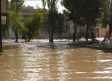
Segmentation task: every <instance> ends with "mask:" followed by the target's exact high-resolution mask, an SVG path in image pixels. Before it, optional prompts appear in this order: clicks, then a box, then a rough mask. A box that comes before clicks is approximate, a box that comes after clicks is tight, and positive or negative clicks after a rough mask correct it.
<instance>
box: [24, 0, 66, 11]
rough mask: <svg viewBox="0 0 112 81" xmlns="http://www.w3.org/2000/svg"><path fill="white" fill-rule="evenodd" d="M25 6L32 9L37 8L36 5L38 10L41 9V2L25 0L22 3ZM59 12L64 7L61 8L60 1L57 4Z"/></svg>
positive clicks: (38, 0) (39, 0)
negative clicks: (32, 7)
mask: <svg viewBox="0 0 112 81" xmlns="http://www.w3.org/2000/svg"><path fill="white" fill-rule="evenodd" d="M24 5H25V6H28V5H29V6H34V8H37V5H38V7H39V8H42V2H41V0H26V1H25V3H24ZM57 5H58V10H59V12H62V10H63V9H64V7H62V6H61V4H60V0H59V1H58V3H57Z"/></svg>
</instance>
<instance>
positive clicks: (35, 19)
mask: <svg viewBox="0 0 112 81" xmlns="http://www.w3.org/2000/svg"><path fill="white" fill-rule="evenodd" d="M42 25H43V10H42V9H39V11H36V12H35V13H33V14H32V15H31V17H30V18H27V19H26V20H25V21H24V26H25V27H23V28H22V29H21V31H20V32H21V34H22V35H23V36H24V37H25V38H26V39H29V41H30V39H32V38H36V37H37V36H41V34H40V29H41V28H42V27H43V26H42Z"/></svg>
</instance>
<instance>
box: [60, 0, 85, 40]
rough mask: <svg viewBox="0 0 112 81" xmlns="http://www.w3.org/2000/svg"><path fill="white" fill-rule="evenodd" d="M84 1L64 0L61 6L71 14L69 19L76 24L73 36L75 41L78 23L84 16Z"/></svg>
mask: <svg viewBox="0 0 112 81" xmlns="http://www.w3.org/2000/svg"><path fill="white" fill-rule="evenodd" d="M83 1H84V0H63V1H62V2H61V4H62V5H63V6H64V7H65V8H66V9H67V10H68V12H69V15H68V17H69V19H70V20H72V21H73V23H74V24H75V26H74V34H73V41H75V39H76V32H77V31H76V30H77V29H76V28H77V24H78V23H77V22H78V20H79V19H80V18H81V15H82V5H83Z"/></svg>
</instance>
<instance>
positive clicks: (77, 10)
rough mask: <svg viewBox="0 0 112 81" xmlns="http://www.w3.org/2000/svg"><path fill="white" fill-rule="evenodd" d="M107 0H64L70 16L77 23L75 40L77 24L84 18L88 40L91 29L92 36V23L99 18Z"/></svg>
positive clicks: (74, 36) (63, 3) (63, 2)
mask: <svg viewBox="0 0 112 81" xmlns="http://www.w3.org/2000/svg"><path fill="white" fill-rule="evenodd" d="M104 1H105V0H103V1H102V0H92V1H91V0H63V1H62V5H64V7H65V8H66V9H67V10H68V12H69V13H70V14H69V18H70V20H72V21H73V22H74V24H75V27H74V34H73V41H75V38H76V30H77V29H76V26H77V24H78V25H79V24H80V23H79V22H80V21H81V20H82V22H83V23H85V24H86V25H87V26H86V30H87V32H86V39H87V40H88V35H89V33H88V31H89V30H90V32H91V36H92V30H91V25H92V24H94V23H95V22H96V19H97V18H99V15H100V12H101V9H100V8H101V7H102V6H103V2H104Z"/></svg>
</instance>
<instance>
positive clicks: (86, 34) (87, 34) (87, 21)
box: [86, 20, 89, 41]
mask: <svg viewBox="0 0 112 81" xmlns="http://www.w3.org/2000/svg"><path fill="white" fill-rule="evenodd" d="M88 25H89V23H88V20H87V26H86V40H87V41H88V36H89V35H88V34H89V33H88V29H89V27H88Z"/></svg>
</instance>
